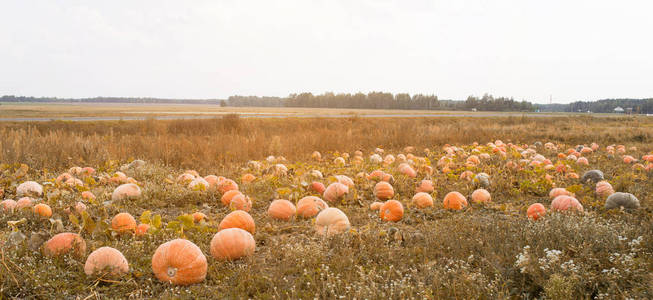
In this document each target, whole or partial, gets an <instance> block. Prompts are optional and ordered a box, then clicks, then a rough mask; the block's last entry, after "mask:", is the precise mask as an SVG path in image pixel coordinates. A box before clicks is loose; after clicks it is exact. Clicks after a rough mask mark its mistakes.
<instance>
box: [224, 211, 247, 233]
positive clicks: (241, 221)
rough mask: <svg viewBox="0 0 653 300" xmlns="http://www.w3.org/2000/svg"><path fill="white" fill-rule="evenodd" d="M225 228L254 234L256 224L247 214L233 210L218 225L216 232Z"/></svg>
mask: <svg viewBox="0 0 653 300" xmlns="http://www.w3.org/2000/svg"><path fill="white" fill-rule="evenodd" d="M227 228H240V229H244V230H247V231H249V232H250V233H252V234H254V232H255V231H256V224H255V223H254V219H253V218H252V216H250V215H249V214H248V213H247V212H245V211H242V210H234V211H232V212H231V213H229V214H228V215H227V216H226V217H224V219H222V221H220V225H218V230H223V229H227Z"/></svg>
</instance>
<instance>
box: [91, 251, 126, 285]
mask: <svg viewBox="0 0 653 300" xmlns="http://www.w3.org/2000/svg"><path fill="white" fill-rule="evenodd" d="M128 272H129V263H127V259H126V258H125V256H124V255H122V253H120V251H118V250H116V249H114V248H111V247H101V248H98V249H97V250H95V251H93V252H91V254H90V255H89V256H88V258H87V259H86V264H84V273H86V275H89V276H91V275H95V276H101V277H105V276H109V277H112V278H116V277H121V276H122V275H125V274H127V273H128Z"/></svg>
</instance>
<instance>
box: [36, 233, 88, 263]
mask: <svg viewBox="0 0 653 300" xmlns="http://www.w3.org/2000/svg"><path fill="white" fill-rule="evenodd" d="M67 253H71V254H72V255H73V256H75V257H78V258H81V257H83V256H84V254H86V242H85V241H84V239H83V238H82V237H81V236H80V235H79V234H76V233H71V232H64V233H59V234H57V235H55V236H53V237H52V238H51V239H49V240H48V241H47V242H45V243H44V244H43V255H45V256H60V255H64V254H67Z"/></svg>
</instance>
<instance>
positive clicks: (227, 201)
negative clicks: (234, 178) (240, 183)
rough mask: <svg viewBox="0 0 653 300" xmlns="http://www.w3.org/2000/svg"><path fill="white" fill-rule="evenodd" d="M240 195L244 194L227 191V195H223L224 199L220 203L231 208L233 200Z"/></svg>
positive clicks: (236, 191) (237, 191)
mask: <svg viewBox="0 0 653 300" xmlns="http://www.w3.org/2000/svg"><path fill="white" fill-rule="evenodd" d="M240 194H242V193H241V192H240V191H239V190H230V191H227V192H226V193H224V194H223V195H222V198H220V201H221V202H222V204H223V205H224V206H229V204H230V203H231V200H232V199H233V198H234V197H236V195H240Z"/></svg>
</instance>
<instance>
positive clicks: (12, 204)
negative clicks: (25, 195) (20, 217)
mask: <svg viewBox="0 0 653 300" xmlns="http://www.w3.org/2000/svg"><path fill="white" fill-rule="evenodd" d="M0 207H2V210H3V211H4V212H8V211H13V210H14V209H16V201H14V200H13V199H6V200H3V201H2V202H0Z"/></svg>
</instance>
